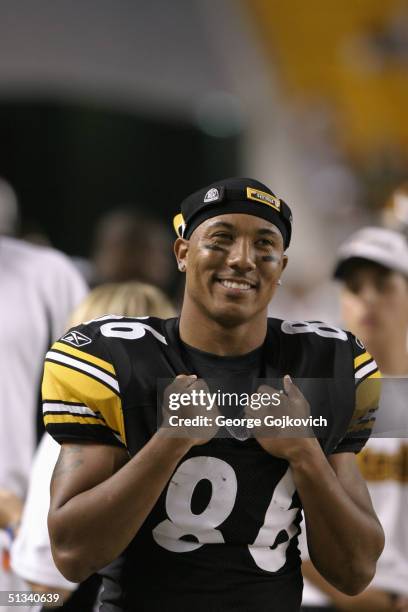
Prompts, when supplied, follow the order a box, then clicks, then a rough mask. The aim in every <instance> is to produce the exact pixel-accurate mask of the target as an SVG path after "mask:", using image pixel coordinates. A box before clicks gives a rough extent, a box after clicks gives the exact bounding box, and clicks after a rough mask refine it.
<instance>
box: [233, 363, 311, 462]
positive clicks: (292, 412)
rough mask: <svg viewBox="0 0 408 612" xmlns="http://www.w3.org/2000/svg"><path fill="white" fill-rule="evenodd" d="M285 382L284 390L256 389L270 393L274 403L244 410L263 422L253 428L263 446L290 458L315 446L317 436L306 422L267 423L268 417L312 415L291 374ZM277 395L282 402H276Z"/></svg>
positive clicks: (287, 458) (304, 417)
mask: <svg viewBox="0 0 408 612" xmlns="http://www.w3.org/2000/svg"><path fill="white" fill-rule="evenodd" d="M283 385H284V390H285V392H283V391H278V389H274V388H273V387H271V386H269V385H261V386H260V387H259V389H258V391H257V392H258V393H262V394H264V393H265V394H269V395H270V397H271V403H270V404H269V405H268V406H262V407H261V408H259V409H257V410H255V409H254V408H252V407H251V406H249V407H248V408H247V409H246V411H245V413H246V416H248V417H251V418H258V419H260V420H261V421H262V425H261V426H259V427H256V428H255V429H254V437H255V438H256V440H257V441H258V443H259V444H260V445H261V446H262V448H263V449H264V450H266V452H268V453H270V454H271V455H274V456H275V457H280V458H281V459H286V460H287V461H291V459H292V458H295V457H297V456H298V455H299V453H300V452H302V450H303V449H305V448H309V447H311V446H313V445H315V444H316V439H315V437H314V435H313V430H312V429H311V428H310V427H308V426H307V425H305V426H293V427H291V426H288V427H278V426H268V425H266V424H265V418H266V417H273V418H275V419H277V418H283V417H284V416H287V417H289V418H293V419H308V417H309V416H310V406H309V404H308V402H307V400H306V399H305V397H304V395H303V394H302V393H301V391H300V390H299V388H298V387H297V386H296V385H295V384H294V382H292V379H291V378H290V376H289V375H286V376H285V377H284V379H283ZM277 395H279V397H280V403H279V405H274V402H273V401H272V400H273V396H274V397H276V396H277Z"/></svg>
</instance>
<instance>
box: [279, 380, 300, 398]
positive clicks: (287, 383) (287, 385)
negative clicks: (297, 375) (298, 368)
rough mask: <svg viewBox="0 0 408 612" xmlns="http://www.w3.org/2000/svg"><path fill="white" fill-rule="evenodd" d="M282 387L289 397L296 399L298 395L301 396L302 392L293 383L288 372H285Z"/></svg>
mask: <svg viewBox="0 0 408 612" xmlns="http://www.w3.org/2000/svg"><path fill="white" fill-rule="evenodd" d="M283 387H284V389H285V393H286V395H287V396H288V397H289V399H293V400H295V399H298V398H299V397H303V395H302V393H301V392H300V389H299V387H297V386H296V385H295V383H294V382H293V380H292V379H291V377H290V376H289V374H286V375H285V376H284V377H283Z"/></svg>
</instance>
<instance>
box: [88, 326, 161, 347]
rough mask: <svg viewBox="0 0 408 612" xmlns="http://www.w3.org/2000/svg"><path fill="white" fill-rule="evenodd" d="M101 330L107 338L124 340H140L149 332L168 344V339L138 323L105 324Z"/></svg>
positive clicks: (149, 327)
mask: <svg viewBox="0 0 408 612" xmlns="http://www.w3.org/2000/svg"><path fill="white" fill-rule="evenodd" d="M100 329H101V334H102V335H103V336H106V337H107V338H122V339H123V340H139V338H143V336H144V335H145V334H146V332H147V331H148V332H149V333H150V334H152V335H153V336H154V337H155V338H156V339H157V340H160V342H162V343H163V344H167V341H166V338H165V337H164V336H163V335H162V334H159V332H158V331H156V330H155V329H154V328H153V327H151V326H150V325H147V324H146V323H139V322H137V321H123V322H122V321H121V322H117V323H116V322H112V323H104V324H103V325H101V328H100Z"/></svg>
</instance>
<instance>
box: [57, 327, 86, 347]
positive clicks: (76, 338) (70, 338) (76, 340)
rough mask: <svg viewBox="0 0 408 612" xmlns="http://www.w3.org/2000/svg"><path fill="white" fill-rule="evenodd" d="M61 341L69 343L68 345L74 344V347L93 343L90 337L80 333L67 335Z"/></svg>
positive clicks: (74, 332) (73, 332) (75, 332)
mask: <svg viewBox="0 0 408 612" xmlns="http://www.w3.org/2000/svg"><path fill="white" fill-rule="evenodd" d="M61 340H63V341H64V342H68V344H72V345H73V346H85V344H90V343H91V342H92V340H91V339H90V338H88V336H85V334H81V332H79V331H72V332H69V333H68V334H65V336H64V337H63V338H61Z"/></svg>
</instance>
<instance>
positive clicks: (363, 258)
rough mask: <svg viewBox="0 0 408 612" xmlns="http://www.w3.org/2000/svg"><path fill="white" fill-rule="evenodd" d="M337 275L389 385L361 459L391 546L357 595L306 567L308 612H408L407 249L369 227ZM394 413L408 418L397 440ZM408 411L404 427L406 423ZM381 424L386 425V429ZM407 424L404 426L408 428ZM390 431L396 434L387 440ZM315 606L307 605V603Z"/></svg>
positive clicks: (348, 248) (353, 241) (347, 248)
mask: <svg viewBox="0 0 408 612" xmlns="http://www.w3.org/2000/svg"><path fill="white" fill-rule="evenodd" d="M334 276H335V278H336V279H338V280H339V281H340V283H341V313H342V318H343V322H344V324H345V326H346V327H347V328H348V329H350V330H351V331H352V332H353V333H354V334H355V335H357V336H358V337H359V338H360V339H361V340H362V341H363V343H364V344H365V345H366V347H367V350H368V351H369V352H370V353H371V354H372V355H373V357H374V358H375V360H376V362H377V364H378V366H379V368H380V371H381V373H382V375H383V377H385V378H387V377H388V378H389V377H391V378H395V379H396V380H392V381H390V380H386V381H385V384H384V385H383V393H382V398H381V405H380V406H381V410H380V419H377V427H376V428H375V429H374V432H377V434H376V435H377V436H378V437H372V438H370V440H369V441H368V442H367V445H366V447H365V448H364V449H363V450H362V452H361V453H360V455H359V456H358V462H359V466H360V469H361V471H362V474H363V476H364V477H365V478H366V481H367V483H368V487H369V491H370V495H371V499H372V501H373V505H374V508H375V510H376V512H377V515H378V517H379V519H380V522H381V524H382V526H383V528H384V531H385V548H384V551H383V553H382V555H381V557H380V559H379V561H378V564H377V571H376V575H375V577H374V579H373V581H372V583H371V585H370V586H369V587H368V588H367V589H366V590H365V591H364V592H363V593H361V594H360V595H358V596H356V597H347V596H346V595H343V594H341V593H339V592H338V591H336V590H335V589H334V588H333V587H332V586H330V585H329V584H328V583H327V582H326V581H325V580H324V579H323V578H322V577H321V576H320V575H319V574H318V573H317V571H316V570H315V569H314V568H313V566H312V564H311V562H310V561H306V562H305V563H304V564H303V572H304V575H305V577H307V578H308V579H310V582H309V581H306V583H305V590H304V597H303V606H304V608H305V609H307V610H312V609H318V610H323V609H332V608H331V606H334V607H335V609H336V610H351V611H355V612H365V611H367V612H390V611H391V610H399V611H407V610H408V521H407V511H408V461H407V459H408V439H407V437H408V431H407V429H406V421H407V417H408V409H407V394H406V392H404V391H406V385H404V384H402V383H403V381H402V380H398V379H402V378H407V377H408V350H407V332H408V245H407V241H406V239H405V237H404V236H403V235H402V234H399V233H397V232H395V231H392V230H389V229H384V228H377V227H367V228H364V229H362V230H359V231H358V232H356V233H355V234H353V235H352V236H351V237H350V239H349V240H348V241H347V242H345V243H344V244H343V246H342V247H341V248H340V250H339V253H338V261H337V265H336V268H335V272H334ZM393 414H396V415H402V418H400V432H401V435H405V436H407V437H405V438H402V437H401V438H397V437H395V429H396V428H395V427H390V425H389V424H390V422H392V419H393ZM404 414H405V423H404V420H403V419H404ZM394 420H395V418H394ZM381 423H382V424H381ZM404 425H405V426H404ZM388 429H393V430H394V437H384V436H385V435H386V431H387V430H388ZM307 604H309V605H307Z"/></svg>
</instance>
